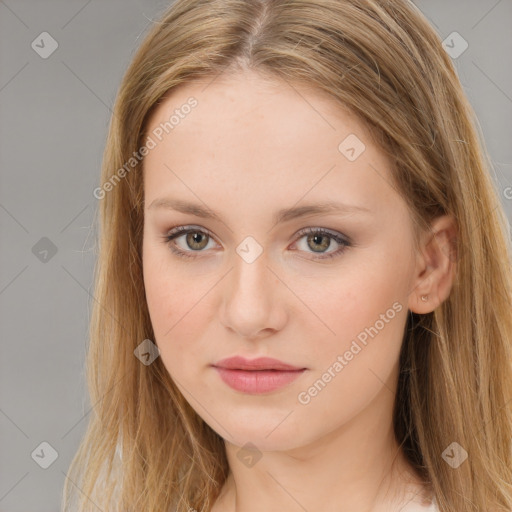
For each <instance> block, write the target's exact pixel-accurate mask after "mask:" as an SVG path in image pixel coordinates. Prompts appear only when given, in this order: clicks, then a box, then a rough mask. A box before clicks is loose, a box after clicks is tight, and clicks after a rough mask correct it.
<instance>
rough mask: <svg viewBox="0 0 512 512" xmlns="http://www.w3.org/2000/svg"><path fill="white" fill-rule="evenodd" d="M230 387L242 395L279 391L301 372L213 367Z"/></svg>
mask: <svg viewBox="0 0 512 512" xmlns="http://www.w3.org/2000/svg"><path fill="white" fill-rule="evenodd" d="M214 368H215V369H216V370H217V371H218V372H219V375H220V378H221V379H222V380H223V381H224V382H225V383H226V384H227V385H228V386H230V387H232V388H233V389H236V390H237V391H242V392H243V393H255V394H257V393H268V392H270V391H274V390H276V389H279V388H281V387H283V386H285V385H286V384H289V383H290V382H292V381H294V380H295V379H296V378H297V377H299V376H300V375H302V373H303V372H304V371H305V368H303V369H301V370H293V371H292V370H288V371H282V370H228V369H227V368H219V367H218V366H215V367H214Z"/></svg>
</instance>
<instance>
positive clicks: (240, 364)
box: [213, 356, 305, 371]
mask: <svg viewBox="0 0 512 512" xmlns="http://www.w3.org/2000/svg"><path fill="white" fill-rule="evenodd" d="M213 366H216V367H219V368H227V369H230V370H282V371H286V370H288V371H290V370H304V369H305V368H300V367H298V366H292V365H289V364H286V363H283V362H282V361H279V360H278V359H273V358H271V357H258V358H257V359H245V357H242V356H235V357H227V358H226V359H221V360H220V361H218V362H217V363H215V364H214V365H213Z"/></svg>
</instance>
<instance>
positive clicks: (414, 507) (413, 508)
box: [401, 498, 439, 512]
mask: <svg viewBox="0 0 512 512" xmlns="http://www.w3.org/2000/svg"><path fill="white" fill-rule="evenodd" d="M401 512H439V508H438V506H437V502H436V500H435V498H434V499H433V500H432V503H431V504H430V505H426V506H424V505H421V504H419V503H417V502H415V503H413V502H411V503H408V504H407V505H405V507H403V508H402V509H401Z"/></svg>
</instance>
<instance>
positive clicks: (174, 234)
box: [163, 226, 353, 260]
mask: <svg viewBox="0 0 512 512" xmlns="http://www.w3.org/2000/svg"><path fill="white" fill-rule="evenodd" d="M188 233H201V234H203V235H208V236H209V237H210V238H213V235H212V234H211V233H210V232H209V231H207V230H205V229H198V228H194V227H190V226H179V227H177V228H174V229H172V230H171V231H169V232H168V233H167V234H166V235H165V236H164V237H163V238H164V242H165V243H166V245H168V246H169V248H170V249H171V251H172V252H173V253H174V254H176V255H177V256H179V257H181V258H195V257H196V256H195V255H192V254H190V253H194V252H196V253H199V252H203V251H183V250H181V249H177V248H176V245H175V244H174V243H173V241H174V239H176V238H178V237H180V236H183V235H187V234H188ZM312 234H314V235H321V236H327V237H328V238H331V239H332V240H334V241H335V242H336V243H338V244H340V245H341V247H340V248H339V249H337V250H336V251H334V252H330V253H319V254H323V256H314V257H313V258H311V259H312V260H326V259H330V258H334V257H335V256H340V255H341V254H342V253H344V252H345V250H346V249H347V248H348V247H352V245H353V244H352V242H351V241H350V240H349V239H348V238H347V237H342V236H340V235H338V234H336V233H333V232H330V231H327V230H326V229H324V228H305V229H302V230H300V231H299V232H298V233H297V235H298V236H299V238H298V239H297V240H300V239H301V238H303V237H304V236H305V235H312Z"/></svg>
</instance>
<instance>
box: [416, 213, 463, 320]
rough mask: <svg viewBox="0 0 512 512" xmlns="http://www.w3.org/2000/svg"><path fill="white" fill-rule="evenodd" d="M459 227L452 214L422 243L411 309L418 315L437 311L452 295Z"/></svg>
mask: <svg viewBox="0 0 512 512" xmlns="http://www.w3.org/2000/svg"><path fill="white" fill-rule="evenodd" d="M456 241H457V224H456V221H455V219H454V217H453V216H452V215H443V216H441V217H437V218H436V219H435V220H434V221H433V222H432V224H431V226H430V229H429V231H428V232H426V233H424V234H423V236H422V240H421V246H420V252H419V254H418V257H417V264H416V270H415V276H414V279H413V283H414V286H413V289H412V291H411V292H410V294H409V304H408V308H409V309H410V310H411V311H412V312H414V313H418V314H427V313H430V312H432V311H433V310H434V309H436V308H437V307H438V306H439V305H440V304H442V303H443V302H444V301H445V300H446V299H447V298H448V296H449V295H450V292H451V289H452V286H453V282H454V280H455V272H456V260H457V246H456Z"/></svg>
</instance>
